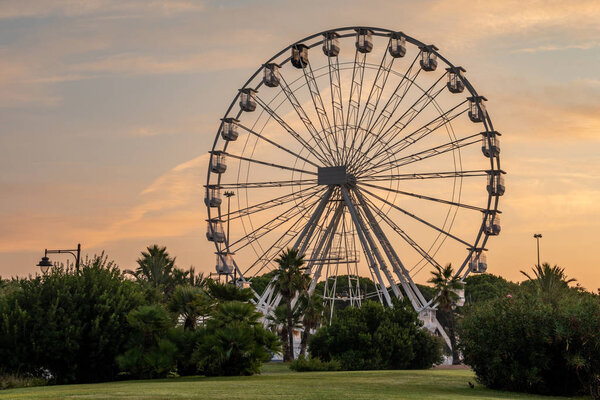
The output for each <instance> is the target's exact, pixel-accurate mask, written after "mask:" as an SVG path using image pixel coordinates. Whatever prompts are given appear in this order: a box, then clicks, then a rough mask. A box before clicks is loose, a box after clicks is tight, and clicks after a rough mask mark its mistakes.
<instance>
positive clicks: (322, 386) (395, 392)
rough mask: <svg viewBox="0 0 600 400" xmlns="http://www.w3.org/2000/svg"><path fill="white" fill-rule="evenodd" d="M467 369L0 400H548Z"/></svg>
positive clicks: (262, 378) (88, 390)
mask: <svg viewBox="0 0 600 400" xmlns="http://www.w3.org/2000/svg"><path fill="white" fill-rule="evenodd" d="M467 381H471V382H473V383H474V382H475V376H474V375H473V373H472V372H471V371H469V370H428V371H359V372H303V373H295V372H291V371H290V370H289V369H288V368H287V366H286V365H283V364H281V363H279V364H277V363H273V364H267V365H265V367H264V368H263V374H262V375H257V376H249V377H227V378H224V377H221V378H204V377H191V378H177V379H161V380H148V381H126V382H112V383H100V384H91V385H65V386H46V387H34V388H24V389H12V390H5V391H1V392H0V399H227V400H231V399H332V400H340V399H444V400H451V399H549V398H552V397H544V396H531V395H522V394H517V393H510V392H497V391H493V390H488V389H485V388H484V387H482V386H480V385H476V387H475V389H471V388H469V386H468V384H467Z"/></svg>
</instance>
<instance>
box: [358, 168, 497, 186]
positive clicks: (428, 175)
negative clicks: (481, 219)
mask: <svg viewBox="0 0 600 400" xmlns="http://www.w3.org/2000/svg"><path fill="white" fill-rule="evenodd" d="M488 175H489V173H488V171H487V170H485V169H477V170H470V171H449V172H416V173H412V174H390V175H371V176H369V177H368V181H370V182H378V181H386V182H387V181H403V180H425V179H447V178H470V177H475V176H488ZM365 179H366V178H365ZM357 183H358V184H361V183H364V180H363V179H358V180H357Z"/></svg>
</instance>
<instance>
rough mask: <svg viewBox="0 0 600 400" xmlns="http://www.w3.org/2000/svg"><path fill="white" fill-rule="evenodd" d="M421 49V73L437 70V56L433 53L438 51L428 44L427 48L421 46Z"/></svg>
mask: <svg viewBox="0 0 600 400" xmlns="http://www.w3.org/2000/svg"><path fill="white" fill-rule="evenodd" d="M420 49H421V61H420V64H421V68H422V69H423V71H428V72H431V71H435V69H436V68H437V65H438V63H437V54H436V53H435V51H437V50H438V48H437V47H435V46H434V45H432V44H430V45H429V46H423V47H421V48H420Z"/></svg>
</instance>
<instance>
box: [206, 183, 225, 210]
mask: <svg viewBox="0 0 600 400" xmlns="http://www.w3.org/2000/svg"><path fill="white" fill-rule="evenodd" d="M204 203H205V204H206V205H207V206H209V207H219V206H220V205H221V203H222V199H221V188H220V187H219V186H217V185H208V186H207V187H206V198H204Z"/></svg>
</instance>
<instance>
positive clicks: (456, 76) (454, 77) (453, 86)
mask: <svg viewBox="0 0 600 400" xmlns="http://www.w3.org/2000/svg"><path fill="white" fill-rule="evenodd" d="M446 71H448V83H447V84H446V86H447V87H448V90H449V91H450V93H462V92H463V90H465V84H464V82H463V81H462V77H463V74H464V73H465V72H467V71H466V70H465V69H464V68H463V67H452V68H446Z"/></svg>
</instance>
